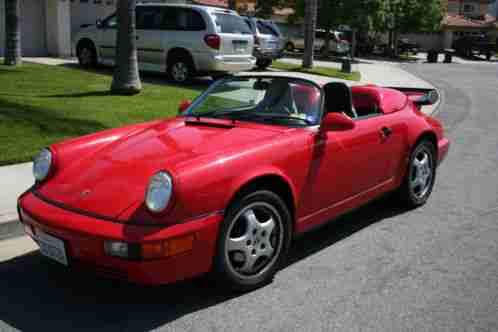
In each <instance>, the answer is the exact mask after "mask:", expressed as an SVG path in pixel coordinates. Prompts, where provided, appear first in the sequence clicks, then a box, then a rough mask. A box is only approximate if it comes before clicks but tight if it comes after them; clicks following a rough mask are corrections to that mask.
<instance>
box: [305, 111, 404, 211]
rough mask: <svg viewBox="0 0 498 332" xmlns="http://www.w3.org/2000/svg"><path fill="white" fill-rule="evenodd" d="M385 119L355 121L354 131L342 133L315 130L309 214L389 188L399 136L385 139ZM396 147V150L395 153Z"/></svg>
mask: <svg viewBox="0 0 498 332" xmlns="http://www.w3.org/2000/svg"><path fill="white" fill-rule="evenodd" d="M385 116H386V115H381V114H378V115H374V116H369V117H364V118H358V119H356V120H355V127H354V128H352V129H349V130H342V131H322V130H318V131H317V132H316V133H315V134H314V136H313V138H312V141H313V142H312V146H313V147H312V152H311V154H312V158H311V160H312V161H311V166H310V175H311V176H310V179H309V180H311V183H309V186H310V187H311V190H310V193H311V195H309V196H310V197H311V202H309V203H308V204H306V206H307V207H308V208H309V210H308V211H306V212H307V213H308V214H312V213H315V212H316V211H320V210H323V209H327V208H330V207H332V206H338V207H339V209H340V206H341V205H342V204H345V203H347V202H348V201H349V200H350V199H352V198H354V197H356V196H358V195H360V194H366V193H368V192H370V191H373V190H375V189H378V188H380V187H382V186H383V185H385V186H388V185H389V183H390V181H391V180H392V177H393V170H394V160H398V162H399V158H398V157H397V156H396V157H394V158H393V154H396V153H398V154H399V155H401V151H398V150H400V149H401V143H400V140H401V138H400V137H401V136H400V135H393V134H391V135H388V136H386V133H385V132H384V131H385V129H384V128H386V123H385ZM396 147H399V149H396Z"/></svg>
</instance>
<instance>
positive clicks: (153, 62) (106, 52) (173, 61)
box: [74, 4, 256, 83]
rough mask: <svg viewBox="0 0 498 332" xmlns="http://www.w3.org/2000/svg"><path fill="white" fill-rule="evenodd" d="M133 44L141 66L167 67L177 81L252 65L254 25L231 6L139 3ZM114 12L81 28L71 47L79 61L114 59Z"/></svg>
mask: <svg viewBox="0 0 498 332" xmlns="http://www.w3.org/2000/svg"><path fill="white" fill-rule="evenodd" d="M136 27H137V50H138V62H139V68H140V69H141V70H148V71H157V72H165V73H167V74H168V75H169V77H170V78H171V79H172V80H174V81H176V82H180V83H181V82H185V81H187V80H188V79H190V78H191V77H193V76H195V75H199V74H213V75H219V74H224V73H228V72H238V71H243V70H250V69H252V68H253V67H254V65H255V63H256V59H255V58H254V56H253V54H252V52H253V45H254V40H253V39H254V38H253V36H252V31H251V30H250V29H249V28H248V26H247V24H246V23H245V22H244V20H243V19H242V18H241V17H240V16H239V15H238V14H237V13H236V12H235V11H231V10H225V9H220V8H215V7H207V6H196V5H182V4H139V5H137V8H136ZM116 32H117V17H116V15H115V14H113V15H111V16H109V17H107V18H106V19H104V20H102V21H98V23H97V24H96V25H93V26H91V27H88V28H86V29H82V30H81V31H80V32H79V33H78V34H77V35H76V37H75V39H74V48H75V52H76V55H77V56H78V59H79V63H80V64H81V65H82V66H83V67H91V66H95V65H96V64H97V63H102V64H106V65H114V56H115V53H116Z"/></svg>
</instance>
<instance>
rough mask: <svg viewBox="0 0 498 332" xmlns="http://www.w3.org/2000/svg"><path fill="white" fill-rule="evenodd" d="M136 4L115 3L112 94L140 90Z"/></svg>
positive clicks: (132, 0) (125, 0)
mask: <svg viewBox="0 0 498 332" xmlns="http://www.w3.org/2000/svg"><path fill="white" fill-rule="evenodd" d="M136 4H137V2H136V0H119V1H118V3H117V23H118V34H117V41H116V44H117V47H116V68H115V70H114V75H113V77H112V85H111V93H113V94H120V95H131V94H137V93H139V92H140V91H141V90H142V83H141V82H140V76H139V74H138V60H137V46H136V35H137V32H136V26H135V23H136V22H135V21H136V19H135V8H136Z"/></svg>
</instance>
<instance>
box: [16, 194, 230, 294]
mask: <svg viewBox="0 0 498 332" xmlns="http://www.w3.org/2000/svg"><path fill="white" fill-rule="evenodd" d="M18 208H19V220H21V222H22V223H24V224H25V225H29V226H31V227H34V228H35V229H37V230H41V231H43V232H44V233H47V234H50V235H51V236H54V237H57V238H58V239H61V240H62V241H64V243H65V246H66V251H67V252H66V254H67V256H68V258H69V268H70V269H73V268H74V269H75V270H80V269H84V270H87V271H91V272H94V273H95V274H97V275H101V276H103V277H107V278H117V279H123V280H126V281H129V282H133V283H137V284H144V285H155V284H166V283H171V282H175V281H178V280H182V279H187V278H191V277H194V276H197V275H200V274H203V273H205V272H208V271H209V270H210V269H211V264H212V259H213V256H214V254H215V248H216V240H217V234H218V227H219V224H220V222H221V220H222V216H221V215H220V214H213V215H210V216H206V217H203V218H199V219H196V220H194V221H190V222H187V223H184V224H177V225H172V226H164V225H161V226H140V225H127V224H120V223H114V222H109V221H102V220H99V219H95V218H92V217H89V216H85V215H81V214H77V213H74V212H71V211H67V210H64V209H62V208H59V207H56V206H54V205H51V204H49V203H47V202H44V201H42V200H40V199H39V198H37V197H36V196H35V195H34V194H32V193H31V192H27V193H25V194H24V195H22V196H21V197H20V199H19V202H18ZM188 235H193V236H194V243H193V247H192V250H190V251H188V252H185V253H182V254H179V255H177V256H172V257H168V258H165V259H159V260H148V261H146V260H142V261H130V260H124V259H120V258H116V257H110V256H107V255H106V254H105V253H104V241H108V240H113V241H122V242H126V243H132V244H136V243H140V244H143V243H153V242H157V241H163V240H167V239H172V238H177V237H182V236H188Z"/></svg>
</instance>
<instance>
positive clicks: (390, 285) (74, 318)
mask: <svg viewBox="0 0 498 332" xmlns="http://www.w3.org/2000/svg"><path fill="white" fill-rule="evenodd" d="M403 68H404V69H405V70H408V71H410V72H413V73H415V74H416V75H418V76H420V77H422V78H424V79H426V80H428V81H429V82H431V83H433V84H434V85H436V86H437V87H439V88H440V89H442V91H443V93H444V96H443V97H444V100H443V104H442V106H441V108H440V111H439V114H438V116H439V117H440V118H441V119H442V120H443V122H444V124H445V126H446V128H447V131H448V135H449V137H450V138H451V140H452V142H453V145H452V148H451V150H450V154H449V156H448V159H447V160H446V161H445V163H444V164H443V165H442V166H441V168H440V169H439V173H438V179H437V184H436V189H435V192H434V193H433V196H432V198H431V199H430V201H429V202H428V204H427V205H425V206H423V207H421V208H419V209H416V210H411V211H407V210H404V209H402V208H399V207H396V206H393V205H392V204H391V202H390V200H389V199H383V200H381V201H378V202H376V203H373V204H371V205H369V206H367V207H365V208H362V209H360V210H358V211H356V212H355V213H352V214H350V215H348V216H346V217H343V218H341V219H340V220H336V221H335V222H333V223H331V224H329V225H328V226H326V227H324V228H321V229H319V230H316V231H314V232H313V233H310V234H308V235H305V236H304V237H302V238H301V239H299V240H298V241H297V243H296V244H295V246H294V248H293V251H292V253H291V255H290V261H289V264H288V265H287V266H286V267H284V268H283V269H282V271H280V273H278V274H277V276H276V278H275V281H274V282H273V283H272V284H270V285H268V286H267V287H264V288H262V289H259V290H257V291H254V292H250V293H246V294H230V293H228V292H227V291H225V290H224V289H222V288H221V289H216V288H213V287H212V284H211V283H210V282H208V281H207V280H206V279H203V278H201V279H197V280H193V281H189V282H184V283H180V284H176V285H170V286H164V287H157V288H140V287H134V286H130V285H125V284H121V283H116V282H112V281H105V280H99V279H95V278H93V277H92V276H88V275H77V276H76V275H75V274H70V273H67V272H66V271H64V269H62V268H60V267H58V266H56V265H55V264H52V263H50V262H48V261H47V260H45V259H43V258H42V257H41V256H40V255H39V254H38V253H37V252H17V253H15V254H12V251H10V254H9V255H10V256H9V257H12V256H14V257H13V258H9V259H7V258H6V257H7V256H5V254H2V250H1V249H0V257H3V258H0V275H1V276H2V277H1V278H0V294H2V295H1V296H0V330H11V329H12V330H14V329H18V330H26V331H29V330H32V331H35V330H36V331H44V330H54V331H59V330H61V331H72V330H89V329H92V330H102V331H118V330H130V331H143V330H152V329H156V330H160V331H202V332H205V331H251V332H254V331H332V330H338V331H360V330H361V331H497V330H498V314H497V313H498V286H497V285H498V223H497V220H498V193H497V188H498V176H497V167H498V153H497V151H498V134H497V132H498V112H497V111H496V109H497V107H496V101H497V99H496V98H497V97H496V82H497V78H496V71H494V70H489V69H488V67H487V66H461V65H443V64H438V65H422V64H420V65H418V64H414V65H407V66H403ZM16 241H19V242H17V245H18V246H21V245H23V243H22V241H25V239H23V238H21V239H15V240H9V244H8V246H9V248H12V247H16ZM2 245H3V244H2ZM5 246H7V245H5ZM2 255H3V256H2Z"/></svg>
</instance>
